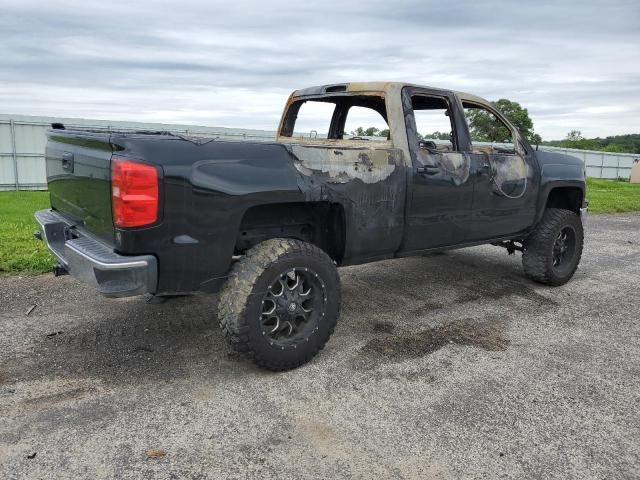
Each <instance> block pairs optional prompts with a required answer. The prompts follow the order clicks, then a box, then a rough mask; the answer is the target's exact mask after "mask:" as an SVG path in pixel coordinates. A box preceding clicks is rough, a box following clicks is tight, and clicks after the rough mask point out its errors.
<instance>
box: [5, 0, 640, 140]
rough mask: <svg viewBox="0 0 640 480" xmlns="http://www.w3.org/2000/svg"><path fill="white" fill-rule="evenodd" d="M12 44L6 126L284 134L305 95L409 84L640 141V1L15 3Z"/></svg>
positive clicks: (545, 124)
mask: <svg viewBox="0 0 640 480" xmlns="http://www.w3.org/2000/svg"><path fill="white" fill-rule="evenodd" d="M0 29H1V30H0V31H1V32H2V33H1V35H2V42H0V112H1V113H18V114H27V115H51V116H67V117H86V118H101V119H115V120H140V121H158V122H169V123H191V124H199V125H211V126H230V127H245V128H262V129H275V127H276V126H277V122H278V119H279V116H280V113H281V110H282V106H283V104H284V101H285V99H286V96H287V95H288V93H289V92H290V91H291V90H294V89H296V88H302V87H304V86H309V85H316V84H323V83H333V82H341V81H349V80H351V81H354V80H355V81H358V80H401V81H410V82H414V83H422V84H426V85H432V86H440V87H445V88H453V89H457V90H464V91H469V92H471V93H475V94H477V95H480V96H483V97H485V98H488V99H490V100H496V99H498V98H501V97H506V98H509V99H512V100H515V101H518V102H520V103H521V104H522V105H523V106H525V107H527V108H528V109H529V113H530V115H531V117H532V119H533V121H534V124H535V126H536V130H537V131H538V132H539V133H541V134H542V136H543V137H544V138H546V139H551V138H561V137H564V136H565V134H566V133H567V132H568V131H569V130H571V129H578V130H582V132H583V134H585V135H587V136H598V135H599V136H605V135H613V134H621V133H631V132H639V131H640V88H639V87H640V2H639V1H638V0H608V1H590V0H583V1H580V2H577V1H576V2H570V1H565V2H560V1H546V0H538V1H536V2H533V1H532V2H516V1H511V2H507V1H503V2H500V1H479V0H478V1H473V0H469V1H459V2H456V1H453V0H450V1H448V2H444V1H433V2H432V1H429V0H416V1H411V0H400V1H393V2H389V1H385V2H383V1H374V2H357V1H350V2H346V1H341V2H332V1H323V2H317V3H315V2H305V1H298V2H266V1H250V2H244V1H240V0H238V1H236V2H228V1H225V2H220V3H219V2H217V1H202V2H197V1H184V0H182V1H171V2H160V1H150V0H128V1H113V0H111V1H103V2H90V1H87V0H84V1H47V2H45V1H36V0H17V1H14V0H2V15H1V16H0Z"/></svg>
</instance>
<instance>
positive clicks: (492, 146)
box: [462, 99, 537, 240]
mask: <svg viewBox="0 0 640 480" xmlns="http://www.w3.org/2000/svg"><path fill="white" fill-rule="evenodd" d="M462 106H463V108H464V114H465V118H466V123H467V125H468V129H469V139H470V145H469V157H470V160H471V174H472V176H473V177H474V183H475V188H474V194H473V205H472V211H473V216H472V225H471V228H472V232H471V237H472V239H473V240H486V239H491V238H496V237H499V236H508V235H510V234H514V233H518V232H520V231H522V230H524V229H526V228H527V227H528V226H530V225H531V224H532V223H533V218H534V215H535V211H536V207H535V202H536V194H535V192H536V191H537V189H536V186H535V185H534V184H533V182H534V181H535V180H534V179H535V178H536V177H535V175H534V174H535V161H534V158H533V151H531V147H530V146H529V145H528V144H526V143H525V142H524V141H522V139H521V137H520V133H518V132H517V131H516V130H515V128H513V127H512V126H511V125H510V124H508V123H507V122H505V121H504V120H503V119H501V116H500V114H499V113H498V112H497V111H495V110H493V109H492V108H491V107H489V106H488V105H483V104H480V103H473V102H467V101H465V100H464V99H463V100H462Z"/></svg>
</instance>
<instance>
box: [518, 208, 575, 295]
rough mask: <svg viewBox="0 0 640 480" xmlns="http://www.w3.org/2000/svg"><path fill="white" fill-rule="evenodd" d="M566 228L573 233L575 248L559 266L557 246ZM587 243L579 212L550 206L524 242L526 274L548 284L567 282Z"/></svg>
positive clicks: (556, 284)
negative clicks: (556, 253) (555, 261)
mask: <svg viewBox="0 0 640 480" xmlns="http://www.w3.org/2000/svg"><path fill="white" fill-rule="evenodd" d="M563 231H568V232H570V233H571V232H573V234H574V236H575V238H574V242H573V243H574V248H573V250H572V251H571V255H570V258H567V259H566V260H567V261H566V263H563V264H561V265H559V266H555V265H554V245H555V244H556V239H557V238H558V236H559V235H560V234H561V233H562V232H563ZM583 243H584V231H583V228H582V222H581V220H580V217H579V216H578V215H576V213H574V212H572V211H571V210H564V209H560V208H548V209H546V210H545V212H544V215H543V216H542V220H540V223H538V225H537V226H536V228H535V229H534V231H533V232H532V233H531V234H530V235H529V237H528V238H527V239H526V240H525V242H524V252H523V254H522V265H523V266H524V272H525V274H526V275H527V276H528V277H529V278H531V279H532V280H534V281H536V282H538V283H542V284H545V285H551V286H558V285H564V284H565V283H567V282H568V281H569V280H570V279H571V277H573V274H574V273H575V271H576V269H577V268H578V264H579V263H580V257H581V256H582V247H583Z"/></svg>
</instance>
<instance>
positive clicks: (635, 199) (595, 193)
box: [0, 178, 640, 275]
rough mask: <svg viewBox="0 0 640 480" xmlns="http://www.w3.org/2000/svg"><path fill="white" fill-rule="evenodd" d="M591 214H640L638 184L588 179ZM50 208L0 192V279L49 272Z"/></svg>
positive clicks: (23, 195)
mask: <svg viewBox="0 0 640 480" xmlns="http://www.w3.org/2000/svg"><path fill="white" fill-rule="evenodd" d="M587 199H588V200H589V212H590V213H619V212H636V211H640V184H631V183H629V182H619V181H615V180H602V179H598V178H589V179H587ZM48 206H49V193H48V192H0V275H7V274H18V273H19V274H22V275H32V274H37V273H43V272H49V271H51V267H52V266H53V260H52V257H51V255H50V254H49V251H48V250H47V248H46V247H45V246H44V244H43V243H42V242H40V241H38V240H36V239H34V238H33V232H34V230H36V222H35V220H34V219H33V213H34V212H35V211H36V210H42V209H43V208H47V207H48Z"/></svg>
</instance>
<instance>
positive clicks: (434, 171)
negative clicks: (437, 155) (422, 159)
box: [418, 167, 440, 175]
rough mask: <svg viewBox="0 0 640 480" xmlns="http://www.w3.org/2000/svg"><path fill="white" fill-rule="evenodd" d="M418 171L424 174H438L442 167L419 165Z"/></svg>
mask: <svg viewBox="0 0 640 480" xmlns="http://www.w3.org/2000/svg"><path fill="white" fill-rule="evenodd" d="M418 173H420V174H422V175H436V174H437V173H440V167H418Z"/></svg>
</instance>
